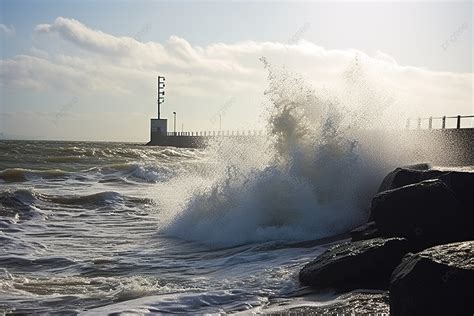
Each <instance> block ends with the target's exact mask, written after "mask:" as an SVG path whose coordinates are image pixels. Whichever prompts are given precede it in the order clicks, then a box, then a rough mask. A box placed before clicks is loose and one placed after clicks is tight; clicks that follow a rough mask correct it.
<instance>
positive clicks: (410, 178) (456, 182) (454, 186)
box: [378, 164, 474, 205]
mask: <svg viewBox="0 0 474 316" xmlns="http://www.w3.org/2000/svg"><path fill="white" fill-rule="evenodd" d="M431 179H440V180H441V181H443V182H444V183H445V184H446V185H447V186H448V187H449V188H450V189H451V190H452V191H453V192H454V193H455V195H456V197H458V199H459V200H460V201H461V202H462V203H465V204H469V203H472V202H474V172H467V171H449V170H444V171H442V170H435V169H430V167H429V165H427V164H419V165H413V166H407V167H403V168H397V169H395V170H394V171H392V172H390V173H389V174H388V175H387V176H385V178H384V179H383V180H382V183H381V184H380V187H379V189H378V192H379V193H380V192H383V191H387V190H393V189H397V188H401V187H403V186H406V185H410V184H415V183H419V182H422V181H425V180H431ZM471 205H472V204H471Z"/></svg>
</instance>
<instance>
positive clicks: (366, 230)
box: [349, 221, 381, 241]
mask: <svg viewBox="0 0 474 316" xmlns="http://www.w3.org/2000/svg"><path fill="white" fill-rule="evenodd" d="M349 234H350V236H351V241H359V240H366V239H372V238H377V237H380V235H381V234H380V230H379V229H378V228H377V225H376V224H375V222H374V221H371V222H368V223H366V224H364V225H361V226H359V227H356V228H354V229H353V230H351V232H350V233H349Z"/></svg>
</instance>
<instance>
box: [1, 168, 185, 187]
mask: <svg viewBox="0 0 474 316" xmlns="http://www.w3.org/2000/svg"><path fill="white" fill-rule="evenodd" d="M177 167H178V165H174V166H173V167H171V166H170V167H168V166H167V165H165V164H151V163H117V164H109V165H104V166H100V167H93V168H89V169H86V170H78V171H75V172H71V171H64V170H61V169H49V170H33V169H23V168H9V169H4V170H2V171H0V181H1V180H3V181H4V182H28V181H36V180H68V179H75V180H79V181H99V182H122V183H130V181H132V183H133V182H147V183H155V182H160V181H166V180H168V179H169V178H171V177H172V176H173V175H174V173H175V172H174V169H176V168H177Z"/></svg>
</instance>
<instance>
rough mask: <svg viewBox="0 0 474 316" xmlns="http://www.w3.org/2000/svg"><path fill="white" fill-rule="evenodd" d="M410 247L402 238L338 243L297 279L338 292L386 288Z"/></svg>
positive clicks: (305, 267)
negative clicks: (394, 270)
mask: <svg viewBox="0 0 474 316" xmlns="http://www.w3.org/2000/svg"><path fill="white" fill-rule="evenodd" d="M409 247H410V245H409V242H408V241H407V240H405V239H402V238H391V239H381V238H375V239H370V240H363V241H357V242H353V243H350V242H346V243H342V244H338V245H335V246H333V247H331V248H329V249H328V250H327V251H326V252H324V253H323V254H322V255H321V256H319V257H318V258H316V259H315V260H314V261H312V262H310V263H308V264H307V265H305V266H304V267H303V269H302V270H301V271H300V274H299V279H300V281H301V283H302V284H305V285H310V286H312V287H316V288H320V289H324V288H333V289H336V290H337V291H348V290H353V289H360V288H377V289H386V288H388V286H389V282H390V275H391V273H392V271H393V269H395V267H396V266H397V265H398V264H399V263H400V262H401V259H402V258H403V256H404V255H405V254H406V253H407V252H409V251H410V248H409Z"/></svg>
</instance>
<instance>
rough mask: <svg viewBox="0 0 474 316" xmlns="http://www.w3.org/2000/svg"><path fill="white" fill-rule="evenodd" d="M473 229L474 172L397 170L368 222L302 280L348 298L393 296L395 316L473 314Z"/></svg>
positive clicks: (382, 187)
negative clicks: (372, 293) (369, 293)
mask: <svg viewBox="0 0 474 316" xmlns="http://www.w3.org/2000/svg"><path fill="white" fill-rule="evenodd" d="M473 224H474V173H472V172H460V171H442V170H434V169H432V168H430V166H429V165H428V164H419V165H413V166H408V167H404V168H397V169H395V170H394V171H392V172H391V173H389V174H388V175H387V176H386V177H385V179H384V180H383V181H382V183H381V185H380V188H379V190H378V193H377V194H376V195H375V196H374V197H373V199H372V204H371V209H370V217H369V220H368V222H367V223H366V224H364V225H362V226H360V227H358V228H356V229H354V230H353V231H352V232H351V233H350V235H351V240H350V241H345V242H341V243H339V244H336V245H333V246H331V247H329V248H328V249H327V250H326V252H325V253H323V254H322V255H321V256H319V257H317V258H316V259H314V260H313V261H312V262H309V263H308V264H306V265H305V266H304V267H303V268H302V269H301V271H300V273H299V279H300V282H301V283H302V284H303V285H306V286H309V287H310V288H311V289H313V290H314V291H321V290H328V289H330V290H334V291H335V292H336V293H341V294H342V295H348V294H347V293H351V291H360V290H363V289H371V290H374V289H375V290H381V291H388V292H385V293H388V298H387V300H388V304H389V309H390V314H391V315H473V313H474V290H473V289H472V286H473V285H474V229H473V227H474V225H473ZM343 293H346V294H343ZM381 293H383V292H381ZM382 305H383V304H382ZM382 305H380V306H382ZM376 306H377V305H376ZM337 310H339V311H341V309H334V310H333V311H337ZM344 311H350V309H348V308H346V309H344ZM293 312H298V311H297V310H295V311H293ZM299 312H305V313H311V309H309V310H300V311H299ZM313 312H317V311H315V310H313ZM370 312H381V313H386V312H387V311H386V310H384V309H383V308H382V307H381V310H380V311H374V309H373V308H372V309H371V310H370Z"/></svg>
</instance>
